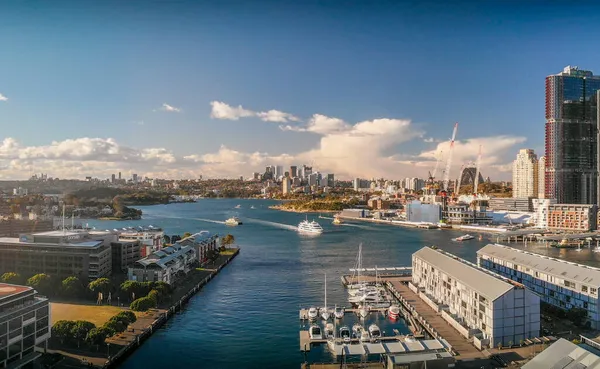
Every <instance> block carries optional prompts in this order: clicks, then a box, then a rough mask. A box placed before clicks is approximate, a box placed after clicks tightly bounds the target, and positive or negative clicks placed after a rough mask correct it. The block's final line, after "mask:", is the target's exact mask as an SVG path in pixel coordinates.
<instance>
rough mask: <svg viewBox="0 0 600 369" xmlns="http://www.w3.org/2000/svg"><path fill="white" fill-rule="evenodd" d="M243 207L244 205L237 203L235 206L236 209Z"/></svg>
mask: <svg viewBox="0 0 600 369" xmlns="http://www.w3.org/2000/svg"><path fill="white" fill-rule="evenodd" d="M241 208H242V205H240V204H237V205H236V206H235V207H234V209H241Z"/></svg>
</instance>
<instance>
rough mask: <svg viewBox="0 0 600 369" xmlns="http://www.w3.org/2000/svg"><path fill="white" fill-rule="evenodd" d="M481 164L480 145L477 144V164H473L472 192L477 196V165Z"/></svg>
mask: <svg viewBox="0 0 600 369" xmlns="http://www.w3.org/2000/svg"><path fill="white" fill-rule="evenodd" d="M480 165H481V145H479V155H477V164H475V178H474V179H473V194H475V196H477V184H478V183H479V166H480Z"/></svg>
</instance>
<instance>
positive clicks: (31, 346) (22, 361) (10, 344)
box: [0, 283, 50, 368]
mask: <svg viewBox="0 0 600 369" xmlns="http://www.w3.org/2000/svg"><path fill="white" fill-rule="evenodd" d="M49 338H50V307H49V305H48V299H47V298H45V297H41V296H39V295H38V294H37V292H36V291H35V290H34V289H33V288H31V287H25V286H17V285H13V284H6V283H0V368H32V367H33V366H32V362H33V360H35V359H36V358H37V357H38V356H40V354H39V353H38V352H37V351H36V347H38V348H39V349H45V348H46V343H47V341H48V339H49Z"/></svg>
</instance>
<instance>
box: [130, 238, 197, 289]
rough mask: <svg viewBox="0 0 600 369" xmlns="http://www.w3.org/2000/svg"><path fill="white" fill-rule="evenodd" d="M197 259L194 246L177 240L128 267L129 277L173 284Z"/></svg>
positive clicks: (139, 280) (140, 280) (136, 279)
mask: <svg viewBox="0 0 600 369" xmlns="http://www.w3.org/2000/svg"><path fill="white" fill-rule="evenodd" d="M197 261H198V259H197V257H196V250H195V249H194V247H192V246H183V245H181V244H180V243H179V242H175V243H174V244H172V245H171V246H168V247H165V248H163V249H161V250H158V251H154V252H153V253H151V254H150V255H148V256H146V257H145V258H143V259H140V260H138V261H136V262H135V263H134V264H133V265H132V266H130V267H129V268H128V272H127V277H128V279H129V280H131V281H138V282H159V281H160V282H166V283H169V284H172V283H174V282H175V280H176V278H177V277H178V276H182V275H185V274H187V273H188V272H189V271H190V270H191V269H192V268H193V266H194V264H195V263H196V262H197Z"/></svg>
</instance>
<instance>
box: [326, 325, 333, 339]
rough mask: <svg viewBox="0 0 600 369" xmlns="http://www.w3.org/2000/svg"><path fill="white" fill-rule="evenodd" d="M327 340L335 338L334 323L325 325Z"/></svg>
mask: <svg viewBox="0 0 600 369" xmlns="http://www.w3.org/2000/svg"><path fill="white" fill-rule="evenodd" d="M325 338H327V339H330V338H335V330H334V328H333V323H327V324H326V325H325Z"/></svg>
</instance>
